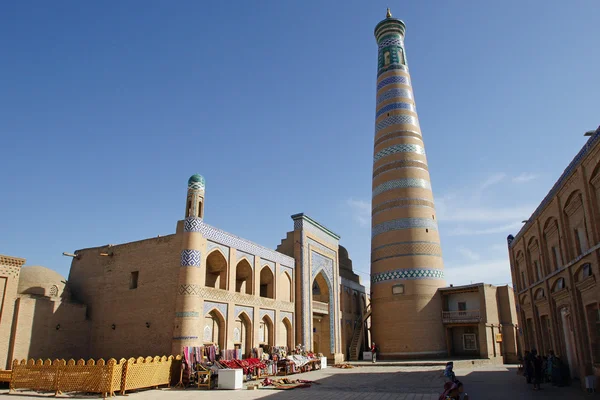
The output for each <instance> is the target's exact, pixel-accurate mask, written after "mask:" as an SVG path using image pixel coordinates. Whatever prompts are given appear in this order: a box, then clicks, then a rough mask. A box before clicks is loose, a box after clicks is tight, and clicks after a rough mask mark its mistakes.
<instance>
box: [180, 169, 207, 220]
mask: <svg viewBox="0 0 600 400" xmlns="http://www.w3.org/2000/svg"><path fill="white" fill-rule="evenodd" d="M185 217H186V218H187V217H195V218H200V219H203V218H204V177H203V176H202V175H199V174H194V175H192V176H191V177H190V179H188V191H187V202H186V208H185Z"/></svg>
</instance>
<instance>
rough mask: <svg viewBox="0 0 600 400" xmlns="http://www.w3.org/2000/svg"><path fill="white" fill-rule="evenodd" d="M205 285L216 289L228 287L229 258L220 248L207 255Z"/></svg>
mask: <svg viewBox="0 0 600 400" xmlns="http://www.w3.org/2000/svg"><path fill="white" fill-rule="evenodd" d="M204 285H205V286H207V287H211V288H215V289H223V290H226V289H227V260H226V259H225V256H224V255H223V254H222V253H221V252H220V251H219V250H214V251H213V252H212V253H210V254H209V255H208V257H206V280H205V283H204Z"/></svg>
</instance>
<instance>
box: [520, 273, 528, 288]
mask: <svg viewBox="0 0 600 400" xmlns="http://www.w3.org/2000/svg"><path fill="white" fill-rule="evenodd" d="M521 285H522V287H521V290H523V289H525V288H526V287H527V280H526V279H525V271H521Z"/></svg>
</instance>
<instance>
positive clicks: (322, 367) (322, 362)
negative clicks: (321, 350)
mask: <svg viewBox="0 0 600 400" xmlns="http://www.w3.org/2000/svg"><path fill="white" fill-rule="evenodd" d="M325 368H327V357H321V369H325Z"/></svg>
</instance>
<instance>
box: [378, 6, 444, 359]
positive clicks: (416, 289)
mask: <svg viewBox="0 0 600 400" xmlns="http://www.w3.org/2000/svg"><path fill="white" fill-rule="evenodd" d="M404 34H405V25H404V22H402V21H401V20H399V19H396V18H393V17H392V15H391V13H390V11H389V9H388V13H387V18H386V19H385V20H383V21H381V22H380V23H379V24H378V25H377V26H376V27H375V38H376V40H377V45H378V49H379V50H378V65H377V100H376V104H377V106H376V115H375V148H374V156H373V193H372V217H371V218H372V225H371V227H372V231H371V308H372V336H373V339H374V341H375V342H376V343H377V345H378V347H379V348H380V351H381V352H380V357H381V358H383V359H385V358H419V357H435V356H440V355H444V354H445V353H446V343H445V338H444V328H443V326H442V321H441V319H440V315H439V310H440V309H441V302H440V301H441V300H440V296H439V295H438V294H437V290H438V288H441V287H444V286H445V281H444V265H443V262H442V250H441V247H440V237H439V234H438V229H437V227H438V225H437V221H436V214H435V207H434V203H433V193H432V190H431V181H430V178H429V170H428V167H427V158H426V156H425V146H424V144H423V138H422V135H421V130H420V127H419V120H418V116H417V112H416V106H415V101H414V95H413V91H412V87H411V79H410V74H409V72H408V64H407V60H406V52H405V47H404Z"/></svg>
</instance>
